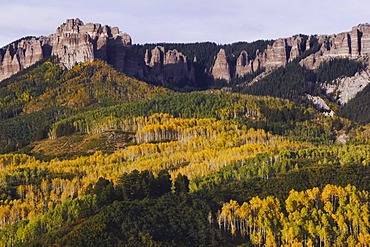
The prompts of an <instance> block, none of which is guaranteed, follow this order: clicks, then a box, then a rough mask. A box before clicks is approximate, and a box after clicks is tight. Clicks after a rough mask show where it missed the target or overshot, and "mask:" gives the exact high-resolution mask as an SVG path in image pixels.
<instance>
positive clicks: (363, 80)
mask: <svg viewBox="0 0 370 247" xmlns="http://www.w3.org/2000/svg"><path fill="white" fill-rule="evenodd" d="M368 84H370V75H369V71H362V72H360V73H357V74H356V75H354V76H352V77H342V78H339V79H337V80H336V81H334V82H330V83H323V84H322V85H321V87H322V88H323V89H325V91H326V93H327V94H329V95H332V96H333V97H335V98H336V100H337V102H338V103H339V104H341V105H344V104H346V103H347V102H348V101H349V100H350V99H352V98H354V97H355V96H356V94H357V93H358V92H360V91H362V90H363V89H364V88H365V87H366V86H367V85H368Z"/></svg>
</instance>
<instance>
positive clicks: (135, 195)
mask: <svg viewBox="0 0 370 247" xmlns="http://www.w3.org/2000/svg"><path fill="white" fill-rule="evenodd" d="M266 44H267V43H266V42H261V43H259V42H256V43H252V44H244V43H237V44H233V45H230V46H225V49H230V52H235V53H238V52H240V49H246V47H247V46H248V47H250V48H249V49H251V51H250V52H251V53H252V51H253V50H254V49H261V46H264V45H266ZM198 45H199V47H198ZM176 47H178V45H175V44H173V46H170V45H168V48H167V49H175V48H176ZM202 47H203V48H204V47H208V48H209V49H210V50H214V51H216V52H217V50H218V49H219V47H218V46H217V45H215V44H212V43H206V44H194V46H190V45H189V46H188V47H187V48H184V47H179V50H183V49H189V53H191V52H190V49H193V51H192V53H191V54H194V56H198V52H201V48H202ZM144 48H145V49H146V48H147V47H136V48H134V49H136V52H138V53H139V52H145V49H144ZM148 48H149V46H148ZM180 48H181V49H180ZM208 48H207V49H208ZM209 54H211V53H209ZM306 55H307V54H306ZM210 59H211V58H210ZM202 63H203V65H204V66H208V65H207V61H206V60H205V61H203V62H202ZM362 66H363V65H362V64H360V63H356V62H352V61H348V60H342V59H340V60H333V61H330V62H328V63H324V64H323V65H322V66H321V67H320V68H319V69H318V70H316V71H314V72H309V71H307V70H305V69H304V68H302V67H300V66H299V65H298V64H297V61H293V62H292V63H290V64H289V65H288V66H287V67H285V68H280V69H277V70H276V71H275V72H273V73H271V74H270V75H268V76H266V77H265V78H263V79H261V81H260V83H258V84H254V85H252V86H251V87H249V88H247V87H245V88H243V92H237V93H236V92H224V91H221V90H216V89H213V90H205V91H198V92H190V93H181V92H175V91H172V90H169V89H164V88H160V87H155V86H153V85H148V84H146V83H144V82H141V81H138V80H136V79H133V78H129V77H127V76H125V75H123V74H121V73H119V72H117V71H115V70H114V69H113V68H112V67H110V66H109V65H107V64H106V63H104V62H101V61H95V62H91V63H83V64H79V65H76V66H75V67H73V68H72V69H71V70H69V71H67V70H64V69H62V68H60V67H59V66H58V62H57V60H55V58H50V59H47V60H45V61H42V62H40V63H39V64H36V65H35V66H33V67H31V68H29V69H27V70H24V71H23V72H22V73H21V74H18V75H15V76H13V77H11V78H9V79H7V80H5V81H4V82H2V83H1V84H0V113H1V115H0V153H1V154H0V171H1V172H0V246H366V245H367V243H368V242H369V241H370V235H369V233H370V224H369V219H370V218H369V217H370V216H369V210H370V204H369V200H370V198H369V191H370V185H369V183H368V181H369V179H370V168H369V167H370V166H369V165H370V145H369V144H370V143H369V142H370V138H369V136H370V126H369V125H365V123H368V120H367V118H368V114H366V112H365V113H364V112H363V113H362V114H360V113H359V112H360V110H361V109H364V108H358V109H357V110H355V111H351V110H349V109H351V108H352V109H355V107H358V105H357V104H358V101H356V100H359V99H363V102H364V104H366V95H367V91H368V90H364V91H363V92H362V93H361V94H360V95H359V97H358V98H355V99H354V100H353V101H350V102H349V103H348V104H347V105H346V106H345V107H343V108H342V109H341V110H340V111H341V114H340V116H335V115H334V116H328V115H325V114H323V113H322V112H320V111H318V110H316V109H315V108H314V107H312V106H311V104H310V103H309V102H306V101H304V100H303V99H302V98H301V96H303V95H304V94H305V93H312V94H313V95H320V94H321V91H320V90H319V88H318V87H317V83H320V82H324V81H328V80H332V79H335V78H338V77H339V76H343V75H347V76H351V75H353V74H354V73H356V72H358V71H359V70H361V69H363V67H362ZM269 90H271V91H269ZM252 94H256V95H252ZM272 96H274V97H272ZM356 102H357V103H356ZM346 107H348V108H346ZM350 107H351V108H350ZM346 109H348V110H346ZM349 114H354V115H349ZM356 114H357V115H356ZM341 116H344V117H348V118H349V119H348V118H344V117H341ZM353 120H356V121H353Z"/></svg>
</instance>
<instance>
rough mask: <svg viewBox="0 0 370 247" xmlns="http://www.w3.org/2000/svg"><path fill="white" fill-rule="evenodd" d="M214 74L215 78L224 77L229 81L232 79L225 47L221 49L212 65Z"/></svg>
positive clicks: (223, 78)
mask: <svg viewBox="0 0 370 247" xmlns="http://www.w3.org/2000/svg"><path fill="white" fill-rule="evenodd" d="M212 76H213V78H214V79H215V80H217V79H222V80H226V81H227V82H230V80H231V75H230V67H229V63H228V62H227V57H226V52H225V50H224V49H220V51H219V52H218V53H217V56H216V60H215V63H214V65H213V67H212Z"/></svg>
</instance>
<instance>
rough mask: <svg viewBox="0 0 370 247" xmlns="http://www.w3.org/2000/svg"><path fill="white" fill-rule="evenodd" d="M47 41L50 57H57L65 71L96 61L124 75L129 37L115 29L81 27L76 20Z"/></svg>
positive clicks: (72, 20) (82, 24) (63, 26)
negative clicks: (50, 51) (107, 64)
mask: <svg viewBox="0 0 370 247" xmlns="http://www.w3.org/2000/svg"><path fill="white" fill-rule="evenodd" d="M49 39H50V43H51V46H52V47H53V48H52V55H55V56H57V57H59V58H60V62H61V63H62V64H63V65H64V66H65V67H66V68H68V69H69V68H71V67H72V66H74V65H75V64H76V63H81V62H88V61H93V60H94V59H95V58H98V59H101V60H104V61H107V62H108V63H110V64H112V65H113V66H114V67H115V68H116V69H118V70H120V71H124V68H125V56H126V50H127V47H129V46H131V37H130V36H129V35H128V34H126V33H122V32H120V31H119V29H118V28H117V27H113V28H111V27H109V26H106V25H105V26H103V25H101V24H94V23H88V24H86V25H84V23H83V22H82V21H81V20H80V19H78V18H77V19H69V20H67V22H66V23H63V24H62V25H61V26H60V27H59V28H58V29H57V31H56V33H55V34H53V35H51V36H50V37H49Z"/></svg>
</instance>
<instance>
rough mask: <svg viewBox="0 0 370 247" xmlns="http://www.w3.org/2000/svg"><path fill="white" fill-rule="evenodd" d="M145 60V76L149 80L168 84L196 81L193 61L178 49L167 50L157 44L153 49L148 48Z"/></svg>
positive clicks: (176, 84)
mask: <svg viewBox="0 0 370 247" xmlns="http://www.w3.org/2000/svg"><path fill="white" fill-rule="evenodd" d="M144 62H145V65H146V67H145V68H144V75H143V77H144V79H146V80H147V81H149V82H153V83H160V84H161V85H166V86H168V85H175V86H180V85H178V84H179V83H184V84H185V83H187V82H194V70H193V67H192V63H190V62H189V61H188V60H187V57H186V56H185V55H184V54H182V53H181V52H179V51H177V50H176V49H174V50H168V51H166V50H165V48H164V47H162V46H156V47H155V48H154V49H152V50H151V51H149V50H146V52H145V57H144ZM188 62H189V66H188Z"/></svg>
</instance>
